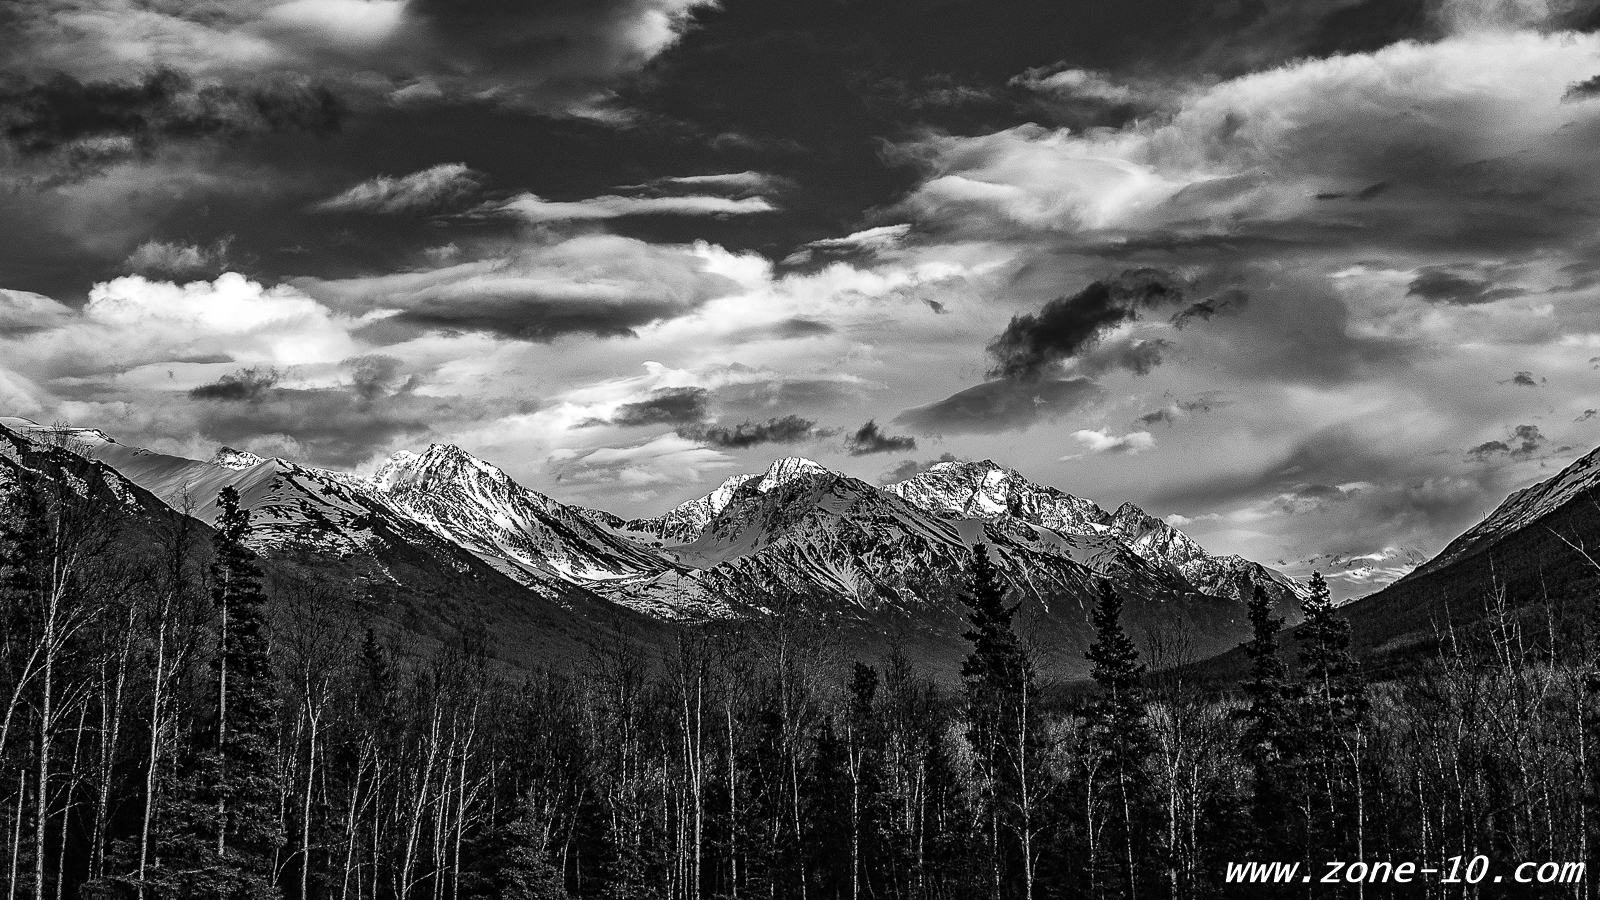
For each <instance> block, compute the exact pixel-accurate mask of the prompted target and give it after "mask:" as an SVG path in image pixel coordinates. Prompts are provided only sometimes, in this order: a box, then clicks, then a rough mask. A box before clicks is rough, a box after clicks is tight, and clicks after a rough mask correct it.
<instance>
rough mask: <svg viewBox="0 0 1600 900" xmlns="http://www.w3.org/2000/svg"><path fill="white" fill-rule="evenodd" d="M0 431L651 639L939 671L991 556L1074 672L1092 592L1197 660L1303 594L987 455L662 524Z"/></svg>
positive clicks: (287, 532) (787, 477)
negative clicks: (968, 573) (842, 656)
mask: <svg viewBox="0 0 1600 900" xmlns="http://www.w3.org/2000/svg"><path fill="white" fill-rule="evenodd" d="M0 427H7V428H9V429H10V430H11V432H12V433H15V434H20V435H24V436H26V437H27V439H29V440H31V441H33V442H34V443H36V444H42V443H48V442H55V443H57V444H60V445H62V446H65V447H67V448H68V449H70V450H71V451H72V452H74V453H77V454H80V455H82V456H85V457H87V458H90V459H93V460H95V461H97V462H98V463H101V464H103V465H104V466H106V467H108V468H109V469H110V470H113V471H115V472H117V473H120V474H121V476H122V477H124V478H126V479H127V480H128V481H129V482H131V483H133V484H135V485H138V486H139V487H141V488H143V489H145V490H147V491H149V492H150V494H152V495H153V496H155V497H157V498H160V499H161V500H162V501H164V502H165V503H167V504H168V505H170V506H171V507H172V508H173V509H175V510H178V511H182V512H187V513H188V514H191V515H193V516H195V517H196V518H199V519H200V520H202V521H207V522H209V521H211V520H212V519H213V518H214V516H215V509H214V503H215V496H216V493H217V491H219V490H220V489H221V488H222V487H224V486H232V487H234V488H236V489H237V490H239V492H240V494H241V497H242V499H243V501H244V505H245V506H246V507H247V508H248V509H250V510H251V514H252V517H253V521H254V523H255V524H256V531H255V534H254V537H253V541H254V542H255V544H256V545H257V547H258V549H260V550H261V551H263V552H265V553H268V554H272V555H276V556H279V557H285V558H287V557H295V558H298V559H300V560H302V561H303V562H305V561H311V560H315V559H323V560H336V561H344V563H346V564H349V563H350V562H351V561H356V562H360V563H371V562H378V563H379V568H382V567H383V566H384V565H385V563H384V562H383V561H384V560H387V559H393V558H397V557H402V558H406V559H408V560H411V561H413V562H419V561H428V562H429V564H431V565H433V566H434V567H435V568H441V569H442V570H445V571H457V572H466V571H468V570H472V571H473V572H476V573H478V575H476V576H475V577H486V576H483V575H482V573H483V572H492V573H494V575H495V576H497V577H499V578H502V579H505V580H507V581H510V582H514V583H515V584H517V585H518V586H520V587H521V588H522V589H523V590H525V591H527V592H529V596H528V598H527V602H528V603H530V604H535V605H541V606H553V607H558V608H561V609H563V610H566V611H568V612H572V613H574V614H576V615H577V616H578V617H579V618H581V619H583V620H585V621H589V622H595V621H598V620H600V619H602V618H604V616H605V615H606V613H607V611H608V610H609V611H612V612H613V613H615V614H618V615H624V616H627V617H630V618H631V619H636V620H639V621H646V622H649V623H652V626H651V627H654V626H657V625H660V624H661V623H677V624H679V625H682V624H693V623H709V622H716V621H728V620H745V619H750V618H759V617H764V616H768V615H771V614H773V613H774V612H776V611H779V610H781V609H789V610H793V611H796V612H797V613H798V614H801V615H804V616H806V617H807V618H808V619H810V620H813V621H817V622H826V623H830V627H834V628H835V629H836V630H837V631H838V633H839V634H840V635H841V636H842V637H843V639H845V640H847V641H849V642H853V643H859V644H871V643H872V642H874V641H876V642H879V643H881V642H882V641H883V640H885V639H889V638H893V639H895V640H901V641H909V642H910V643H912V644H914V645H916V646H918V647H919V648H921V650H922V651H923V652H924V655H925V656H926V657H927V658H929V659H931V660H935V661H937V662H939V663H940V664H949V663H952V662H953V661H954V660H955V659H957V658H959V653H960V651H961V650H962V649H963V647H962V645H961V642H960V638H959V635H960V633H961V631H962V630H963V627H964V626H963V623H962V620H961V615H962V609H961V606H960V604H959V600H958V594H959V583H960V577H961V572H962V568H963V566H964V565H965V562H966V560H967V559H968V558H969V556H970V550H971V548H972V547H973V546H975V545H976V544H979V543H983V544H987V545H989V546H990V547H991V548H992V553H993V555H994V557H995V558H996V560H997V561H998V563H999V565H1000V567H1001V569H1002V571H1003V572H1004V573H1005V574H1006V575H1007V577H1008V580H1009V581H1010V582H1011V583H1012V585H1013V587H1014V589H1015V591H1016V596H1017V598H1018V600H1019V601H1021V602H1023V603H1024V607H1025V608H1024V619H1025V621H1026V622H1027V623H1028V627H1030V628H1032V629H1034V630H1035V632H1036V636H1037V637H1038V638H1039V639H1040V640H1041V642H1046V643H1048V644H1050V645H1051V646H1052V647H1053V648H1055V649H1057V650H1059V651H1060V654H1061V656H1062V657H1063V658H1064V659H1068V660H1070V662H1069V663H1068V664H1067V668H1069V669H1073V668H1081V667H1082V663H1081V652H1082V648H1083V647H1084V646H1086V645H1087V642H1088V635H1089V627H1088V611H1089V609H1090V607H1091V606H1092V604H1093V598H1094V595H1095V591H1096V590H1097V585H1098V583H1099V581H1100V580H1102V579H1110V580H1111V581H1112V582H1113V583H1114V584H1115V585H1116V586H1117V588H1118V590H1119V592H1120V593H1122V594H1123V596H1124V598H1125V600H1126V601H1127V602H1128V614H1129V617H1130V620H1131V622H1132V623H1133V624H1134V625H1135V626H1136V627H1145V626H1151V627H1155V626H1160V627H1179V628H1183V629H1184V630H1185V631H1187V632H1188V633H1189V635H1190V637H1191V638H1192V640H1193V642H1194V644H1195V646H1196V647H1197V648H1198V649H1201V650H1208V651H1209V650H1216V649H1220V648H1221V647H1223V646H1226V645H1228V644H1230V643H1232V642H1235V641H1236V640H1237V639H1238V638H1239V636H1240V635H1241V634H1242V633H1243V627H1244V626H1243V621H1244V616H1243V606H1242V602H1241V598H1242V597H1244V596H1246V595H1247V594H1248V592H1249V591H1250V590H1251V586H1252V585H1254V584H1261V585H1263V586H1265V587H1266V588H1267V589H1268V591H1269V592H1270V593H1272V594H1273V596H1274V598H1275V599H1276V600H1277V601H1278V603H1279V605H1280V608H1281V610H1282V611H1283V613H1284V614H1285V615H1287V616H1289V617H1290V618H1291V619H1292V618H1294V617H1295V616H1297V614H1298V601H1299V599H1300V593H1299V592H1300V591H1301V590H1302V589H1301V588H1300V586H1299V585H1298V584H1297V583H1295V582H1294V581H1292V580H1291V579H1288V578H1286V577H1285V576H1283V575H1281V574H1279V573H1277V572H1274V571H1272V570H1270V569H1267V568H1265V567H1262V566H1260V565H1258V564H1256V563H1252V562H1249V561H1248V560H1243V559H1240V558H1238V557H1214V556H1211V555H1210V554H1208V553H1206V551H1205V550H1204V549H1203V548H1201V547H1200V546H1199V545H1198V544H1196V543H1195V542H1194V541H1193V540H1192V539H1190V538H1189V537H1188V536H1187V535H1185V534H1183V533H1182V532H1181V531H1179V530H1177V529H1175V528H1173V527H1171V526H1170V525H1168V524H1166V523H1165V522H1162V521H1160V520H1158V519H1155V518H1153V517H1151V516H1149V515H1147V514H1145V513H1144V512H1143V511H1142V510H1140V509H1139V508H1138V507H1136V506H1133V505H1131V504H1124V505H1123V506H1121V507H1119V508H1118V509H1117V510H1116V511H1115V512H1112V513H1108V512H1106V511H1105V510H1104V509H1102V508H1101V507H1100V506H1098V505H1096V504H1095V503H1093V502H1091V501H1088V500H1084V499H1081V498H1078V497H1074V496H1073V495H1071V494H1068V493H1066V492H1063V491H1060V490H1058V489H1055V488H1051V487H1048V486H1043V485H1039V484H1036V483H1034V482H1031V481H1029V480H1028V479H1026V478H1024V477H1022V476H1021V475H1020V474H1018V473H1016V472H1014V471H1012V470H1010V469H1006V468H1003V467H1001V466H999V465H997V464H995V463H993V462H990V461H987V460H985V461H982V462H972V463H966V462H962V463H941V464H939V465H936V466H934V467H933V468H932V469H931V470H929V471H928V472H924V473H922V474H920V475H917V476H915V477H913V478H911V479H908V480H906V481H903V482H900V483H898V484H893V485H888V486H886V487H879V486H875V485H872V484H869V483H867V482H864V481H861V480H859V479H855V478H851V477H849V476H846V475H843V474H840V473H837V472H832V471H830V470H828V469H827V468H825V467H823V466H821V465H819V464H817V463H815V462H813V461H811V460H806V459H801V458H798V457H790V458H786V459H780V460H778V461H776V462H774V463H773V464H772V466H770V467H769V468H768V469H767V470H766V471H765V472H761V473H752V474H746V475H738V476H734V477H732V478H729V479H727V480H726V481H724V482H723V483H722V484H721V485H720V486H719V487H718V488H717V489H716V490H714V491H712V492H711V493H709V494H707V495H706V496H704V497H701V498H698V499H696V500H692V501H689V502H687V503H685V504H682V505H680V506H679V507H677V508H675V509H673V510H670V511H668V512H667V513H665V514H663V515H661V516H658V517H655V518H650V519H639V520H632V521H624V520H621V519H619V518H618V517H616V516H613V515H611V514H609V513H605V512H601V511H597V510H589V509H583V508H581V507H574V506H567V505H565V504H562V503H560V502H558V501H556V500H554V499H552V498H550V497H547V496H545V495H543V494H540V493H538V492H536V491H532V490H529V489H527V488H525V487H523V486H521V485H519V484H517V483H516V482H515V481H514V480H513V479H511V478H510V477H509V476H507V475H506V473H505V472H503V471H502V470H500V469H499V468H497V467H495V466H494V465H492V464H490V463H488V462H485V461H483V460H480V459H477V458H476V457H473V456H472V455H471V454H468V453H466V452H465V451H463V450H461V449H460V448H457V447H452V446H447V445H435V446H432V447H430V448H428V450H427V451H425V452H423V453H412V452H401V453H398V454H396V455H395V456H394V457H392V458H391V459H390V460H388V461H387V462H386V463H385V464H383V465H382V466H381V467H380V468H379V469H378V470H377V472H376V473H375V474H374V475H373V476H371V477H370V478H363V477H359V476H356V475H353V474H349V473H340V472H332V471H328V470H324V469H318V468H314V467H308V466H301V465H298V464H296V463H293V462H290V461H286V460H281V459H262V458H260V457H256V456H254V455H251V454H248V453H242V452H239V451H234V450H228V449H226V448H225V449H224V450H223V451H221V452H219V453H218V454H217V455H216V457H215V458H213V459H211V460H207V461H198V460H189V459H183V458H181V457H176V456H171V455H167V454H161V453H154V452H151V451H148V450H142V449H138V448H131V447H128V446H125V445H123V444H120V443H118V442H116V441H115V440H113V439H111V438H110V437H108V436H106V435H104V434H101V433H99V432H94V431H85V430H79V429H62V428H49V427H44V426H39V425H35V424H34V423H30V422H26V421H23V420H0ZM306 564H308V565H309V564H313V563H311V562H306ZM391 580H393V579H392V578H391ZM500 587H502V588H503V587H504V585H501V586H500ZM646 630H648V629H646Z"/></svg>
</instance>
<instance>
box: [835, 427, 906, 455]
mask: <svg viewBox="0 0 1600 900" xmlns="http://www.w3.org/2000/svg"><path fill="white" fill-rule="evenodd" d="M844 447H845V449H846V450H848V451H850V455H851V456H868V455H870V454H873V453H906V452H909V451H911V450H915V449H917V439H916V438H914V437H910V436H906V435H888V434H884V433H883V430H882V429H880V428H879V427H878V422H877V420H875V419H869V420H867V424H865V425H863V426H861V427H860V428H857V429H856V430H855V432H854V433H853V434H850V435H849V436H847V437H846V438H845V439H844Z"/></svg>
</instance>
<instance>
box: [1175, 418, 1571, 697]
mask: <svg viewBox="0 0 1600 900" xmlns="http://www.w3.org/2000/svg"><path fill="white" fill-rule="evenodd" d="M1596 596H1600V450H1596V451H1594V452H1592V453H1590V454H1588V455H1587V456H1584V457H1583V458H1581V459H1579V460H1577V461H1576V462H1574V463H1572V464H1571V465H1569V466H1567V467H1566V468H1565V469H1563V470H1562V471H1560V472H1559V473H1557V474H1556V475H1555V476H1553V477H1551V478H1549V479H1547V480H1545V481H1542V482H1540V483H1538V484H1536V485H1533V486H1532V487H1528V488H1525V489H1523V490H1520V491H1517V492H1515V493H1513V494H1511V495H1510V496H1509V497H1507V498H1506V499H1505V501H1504V502H1502V503H1501V504H1500V505H1499V506H1498V507H1497V508H1496V509H1495V510H1494V511H1493V512H1491V513H1489V515H1488V516H1486V517H1485V518H1484V520H1483V521H1481V522H1479V523H1478V524H1477V525H1474V526H1473V527H1471V528H1469V529H1467V531H1466V532H1464V533H1463V534H1462V535H1461V536H1460V537H1458V538H1456V539H1455V540H1453V541H1451V542H1450V543H1449V545H1447V546H1446V547H1445V549H1444V550H1443V551H1441V552H1440V553H1439V554H1438V555H1437V556H1435V557H1434V558H1432V559H1430V560H1428V561H1427V562H1425V563H1423V564H1422V565H1420V566H1417V567H1416V568H1415V569H1413V570H1412V571H1411V572H1410V573H1409V574H1407V575H1405V576H1404V577H1402V578H1400V579H1399V580H1397V581H1395V582H1394V583H1392V584H1390V585H1388V586H1387V587H1385V588H1383V589H1381V590H1379V591H1377V592H1375V593H1372V594H1369V595H1367V596H1365V597H1361V598H1359V599H1356V600H1352V601H1350V602H1349V603H1347V604H1345V605H1344V606H1343V607H1342V608H1341V613H1342V614H1343V615H1344V616H1345V617H1347V618H1348V619H1349V621H1350V633H1351V646H1352V648H1354V649H1355V650H1356V651H1357V653H1359V654H1360V655H1361V656H1362V657H1364V658H1365V661H1366V664H1367V665H1368V667H1369V668H1371V669H1373V670H1383V669H1385V668H1389V667H1394V666H1402V665H1404V664H1405V663H1406V662H1407V660H1409V659H1413V658H1415V657H1416V656H1418V655H1427V654H1432V653H1434V652H1436V651H1437V649H1438V648H1439V646H1440V645H1441V643H1445V642H1450V643H1453V644H1456V645H1457V646H1463V645H1467V644H1471V643H1473V642H1474V641H1476V640H1477V639H1478V637H1481V634H1480V632H1481V631H1482V630H1483V629H1485V628H1487V627H1490V625H1491V624H1492V626H1493V628H1494V630H1496V631H1499V632H1500V633H1502V634H1504V633H1513V632H1515V633H1520V634H1521V635H1522V638H1521V640H1523V641H1524V646H1525V652H1529V653H1532V652H1535V648H1536V647H1539V646H1540V645H1543V644H1547V643H1548V641H1549V639H1550V635H1551V634H1554V635H1556V640H1557V641H1558V642H1563V641H1567V640H1569V639H1570V637H1571V635H1572V634H1574V633H1576V631H1577V630H1578V629H1580V627H1581V623H1582V622H1583V621H1584V620H1585V619H1587V618H1589V617H1590V616H1592V615H1594V612H1595V602H1596V601H1595V597H1596ZM1564 635H1565V636H1564ZM1284 640H1285V654H1286V657H1288V658H1292V656H1293V654H1294V652H1295V647H1294V641H1293V639H1292V637H1290V636H1287V635H1286V636H1285V638H1284ZM1200 668H1201V670H1202V671H1206V672H1210V673H1211V674H1213V675H1216V676H1218V677H1222V678H1238V677H1242V675H1243V673H1244V672H1246V671H1247V670H1248V661H1247V660H1245V658H1244V656H1243V654H1242V653H1238V652H1227V653H1224V654H1223V655H1222V656H1220V657H1218V658H1217V659H1214V660H1210V661H1207V662H1205V663H1203V664H1202V666H1201V667H1200Z"/></svg>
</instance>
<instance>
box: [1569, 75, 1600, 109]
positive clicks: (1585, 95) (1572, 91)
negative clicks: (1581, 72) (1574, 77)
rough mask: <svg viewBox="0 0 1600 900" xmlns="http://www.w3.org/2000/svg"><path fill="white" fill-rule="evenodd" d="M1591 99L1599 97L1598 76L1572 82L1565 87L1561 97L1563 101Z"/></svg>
mask: <svg viewBox="0 0 1600 900" xmlns="http://www.w3.org/2000/svg"><path fill="white" fill-rule="evenodd" d="M1591 97H1600V75H1596V76H1594V77H1593V78H1585V79H1584V80H1582V81H1574V82H1573V83H1572V84H1569V85H1567V90H1566V93H1564V94H1562V95H1561V99H1562V100H1563V101H1567V102H1571V101H1574V100H1588V99H1590V98H1591Z"/></svg>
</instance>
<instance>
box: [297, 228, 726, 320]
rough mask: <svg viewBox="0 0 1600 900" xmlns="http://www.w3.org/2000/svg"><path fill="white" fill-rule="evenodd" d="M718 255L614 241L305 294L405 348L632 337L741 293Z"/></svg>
mask: <svg viewBox="0 0 1600 900" xmlns="http://www.w3.org/2000/svg"><path fill="white" fill-rule="evenodd" d="M711 254H712V251H711V249H710V248H708V247H705V246H704V245H701V246H699V247H675V246H670V245H654V244H649V243H646V242H644V241H639V240H634V239H631V238H624V237H618V236H615V235H603V234H595V235H580V236H578V237H574V238H571V239H568V240H563V241H559V242H556V243H551V244H535V245H532V246H519V247H515V248H512V249H510V250H508V251H506V252H505V253H503V254H502V255H497V256H492V257H489V258H486V259H481V260H474V261H471V262H462V263H457V264H454V265H447V266H442V267H439V268H435V269H427V270H423V271H417V272H404V273H397V274H393V275H380V276H374V277H369V278H352V279H342V280H334V281H324V280H318V279H303V280H301V281H299V282H297V284H298V285H299V286H300V287H301V288H302V289H303V290H305V291H306V292H307V293H309V294H311V295H313V296H316V297H319V298H322V299H323V300H324V301H325V302H327V303H328V304H329V305H331V306H335V307H339V308H346V309H350V310H352V311H357V312H361V313H365V312H369V311H373V310H385V311H388V314H387V316H386V317H385V318H382V319H381V320H378V321H374V322H373V323H372V324H371V325H369V326H368V328H367V329H366V330H365V331H363V332H362V334H364V335H366V336H367V337H368V338H369V339H370V340H373V341H376V342H385V343H397V342H400V341H404V340H409V339H411V338H413V337H415V336H417V335H419V334H422V333H426V332H430V331H444V332H449V331H474V332H484V333H488V334H493V335H498V336H500V337H504V338H509V339H513V340H522V341H540V342H549V341H552V340H555V339H557V338H559V337H562V336H563V335H569V334H589V335H596V336H600V337H625V336H630V335H633V334H634V333H635V329H637V328H640V327H642V326H644V325H648V324H650V323H651V322H655V321H659V320H663V319H671V318H675V317H678V316H683V315H686V314H688V313H690V312H692V311H694V310H695V309H697V308H699V307H700V306H701V305H703V304H705V303H706V302H708V301H710V300H712V299H714V298H716V297H720V296H724V295H727V294H731V293H734V292H735V291H737V290H738V287H739V286H738V284H737V283H736V282H734V281H732V280H731V279H729V278H727V277H724V276H722V275H719V274H716V272H714V271H713V266H712V265H711V261H710V258H709V257H710V255H711Z"/></svg>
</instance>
